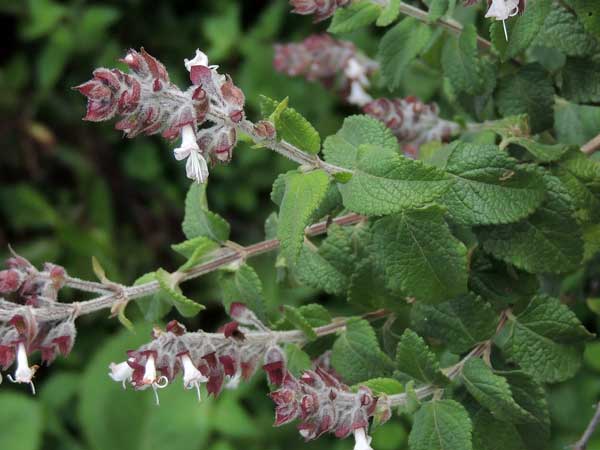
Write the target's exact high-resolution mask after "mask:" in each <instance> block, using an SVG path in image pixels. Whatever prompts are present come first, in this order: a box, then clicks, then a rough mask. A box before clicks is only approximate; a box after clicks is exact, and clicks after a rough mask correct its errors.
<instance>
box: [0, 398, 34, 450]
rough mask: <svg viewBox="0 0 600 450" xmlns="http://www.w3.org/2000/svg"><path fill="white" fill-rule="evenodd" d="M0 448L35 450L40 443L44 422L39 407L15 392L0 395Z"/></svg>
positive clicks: (32, 400) (30, 399) (31, 400)
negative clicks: (0, 406) (0, 431)
mask: <svg viewBox="0 0 600 450" xmlns="http://www.w3.org/2000/svg"><path fill="white" fill-rule="evenodd" d="M0 404H2V408H1V409H0V427H2V430H4V431H3V432H2V433H0V446H1V447H0V448H4V449H7V450H8V449H19V450H37V449H39V448H41V447H40V444H41V443H42V432H43V429H44V420H43V415H42V408H41V405H40V404H39V403H38V402H37V401H35V400H34V399H32V398H29V397H27V396H26V395H23V394H17V393H15V392H3V393H2V394H0Z"/></svg>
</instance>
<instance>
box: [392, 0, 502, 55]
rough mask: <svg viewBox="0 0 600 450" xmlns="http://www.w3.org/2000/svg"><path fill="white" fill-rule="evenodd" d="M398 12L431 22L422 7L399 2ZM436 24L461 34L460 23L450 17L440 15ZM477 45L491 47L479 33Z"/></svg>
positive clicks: (461, 27)
mask: <svg viewBox="0 0 600 450" xmlns="http://www.w3.org/2000/svg"><path fill="white" fill-rule="evenodd" d="M400 12H401V13H402V14H405V15H407V16H410V17H414V18H415V19H417V20H420V21H421V22H424V23H428V24H429V23H431V20H430V19H429V13H428V12H427V11H423V10H422V9H419V8H416V7H414V6H412V5H408V4H406V3H404V2H402V3H400ZM436 24H438V25H439V26H441V27H443V28H446V29H447V30H449V31H451V32H452V33H454V34H456V35H459V34H461V33H462V31H463V26H462V24H461V23H460V22H458V21H456V20H454V19H451V18H444V17H441V18H440V19H438V20H437V22H436ZM477 45H478V46H479V48H480V49H482V50H489V49H491V48H492V43H491V42H490V41H488V40H487V39H484V38H482V37H481V36H479V35H478V36H477Z"/></svg>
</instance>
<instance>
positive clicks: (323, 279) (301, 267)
mask: <svg viewBox="0 0 600 450" xmlns="http://www.w3.org/2000/svg"><path fill="white" fill-rule="evenodd" d="M294 274H295V275H296V276H297V277H298V279H299V280H300V281H302V282H303V283H305V284H307V285H308V286H310V287H313V288H315V289H322V290H324V291H325V292H327V293H328V294H341V293H342V292H344V290H345V289H346V287H347V285H348V279H347V277H346V276H345V275H344V274H343V273H341V272H340V271H339V270H338V269H337V268H336V267H334V266H333V265H332V264H331V263H330V262H329V261H328V260H327V259H325V258H323V256H321V255H320V254H319V253H317V252H316V251H313V250H312V249H310V248H308V246H306V245H305V246H303V247H302V250H300V255H299V256H298V263H297V264H296V265H295V266H294Z"/></svg>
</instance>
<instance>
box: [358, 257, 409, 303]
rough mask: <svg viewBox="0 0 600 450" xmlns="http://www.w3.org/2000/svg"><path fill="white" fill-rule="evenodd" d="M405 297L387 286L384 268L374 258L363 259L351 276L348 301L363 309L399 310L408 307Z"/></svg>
mask: <svg viewBox="0 0 600 450" xmlns="http://www.w3.org/2000/svg"><path fill="white" fill-rule="evenodd" d="M405 297H406V295H403V294H402V292H398V291H397V290H396V291H395V292H392V291H391V289H390V288H388V286H386V283H385V275H384V273H383V269H381V268H380V267H379V265H378V264H376V263H375V262H374V261H373V259H372V258H369V259H364V260H362V261H361V263H360V264H358V265H357V267H356V269H355V270H354V273H353V274H352V276H351V277H350V286H349V287H348V302H349V303H351V304H352V305H354V306H356V307H357V308H359V309H360V310H362V311H365V312H368V311H375V310H378V309H382V308H385V309H390V310H392V311H398V310H400V309H403V308H406V307H407V304H406V301H405Z"/></svg>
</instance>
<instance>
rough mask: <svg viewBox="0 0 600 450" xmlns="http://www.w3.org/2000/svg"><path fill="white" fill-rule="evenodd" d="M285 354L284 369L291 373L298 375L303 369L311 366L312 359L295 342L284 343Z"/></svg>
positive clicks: (308, 368)
mask: <svg viewBox="0 0 600 450" xmlns="http://www.w3.org/2000/svg"><path fill="white" fill-rule="evenodd" d="M284 350H285V355H286V356H287V358H286V369H287V370H289V371H290V372H291V373H292V375H294V376H295V377H299V376H300V375H302V372H304V371H305V370H310V369H311V368H312V361H311V360H310V356H308V354H306V352H304V351H303V350H302V349H301V348H300V347H298V346H297V345H296V344H289V343H288V344H285V349H284Z"/></svg>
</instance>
